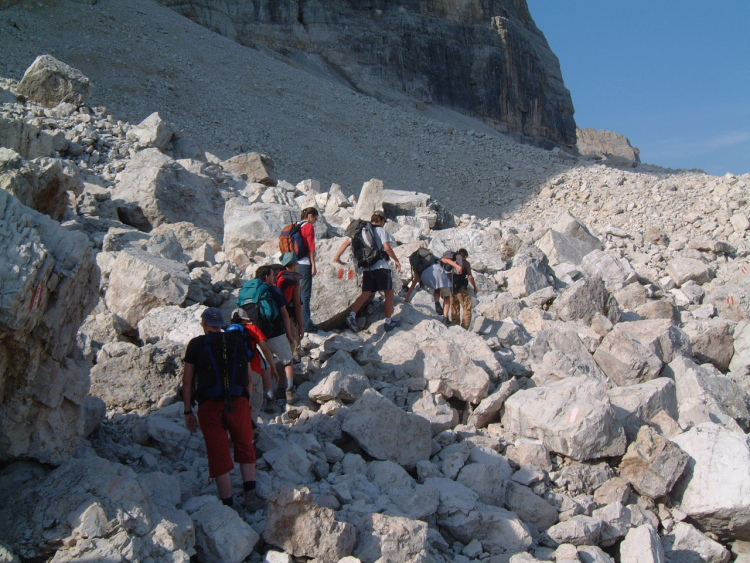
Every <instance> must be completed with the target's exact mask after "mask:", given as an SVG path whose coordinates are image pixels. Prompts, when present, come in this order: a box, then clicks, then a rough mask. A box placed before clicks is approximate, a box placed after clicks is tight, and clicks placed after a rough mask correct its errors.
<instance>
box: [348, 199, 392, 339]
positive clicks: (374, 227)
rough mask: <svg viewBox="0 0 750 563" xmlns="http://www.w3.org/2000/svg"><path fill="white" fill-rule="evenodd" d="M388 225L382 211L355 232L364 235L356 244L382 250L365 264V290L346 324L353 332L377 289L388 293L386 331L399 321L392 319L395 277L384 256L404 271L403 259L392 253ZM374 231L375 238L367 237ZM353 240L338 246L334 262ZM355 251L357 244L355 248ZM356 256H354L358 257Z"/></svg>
mask: <svg viewBox="0 0 750 563" xmlns="http://www.w3.org/2000/svg"><path fill="white" fill-rule="evenodd" d="M384 225H385V216H384V215H381V214H380V213H373V215H372V217H371V218H370V228H367V225H365V226H364V227H363V228H362V229H361V232H360V233H358V234H357V235H355V238H356V237H362V241H359V240H357V241H356V244H355V246H358V247H359V246H360V244H361V247H362V248H363V249H368V248H369V249H370V250H374V251H377V252H380V253H381V256H380V257H378V258H376V259H375V261H374V263H373V264H372V265H371V266H364V267H361V268H362V293H361V294H360V296H359V297H357V299H355V301H354V303H352V307H351V310H350V312H349V315H348V316H347V317H346V324H347V326H348V327H349V328H350V329H352V330H353V331H354V332H358V331H359V326H358V325H357V313H359V310H360V309H361V308H362V307H363V306H364V305H365V303H367V302H368V301H369V299H370V297H372V294H373V293H375V292H376V291H382V292H383V293H384V294H385V326H384V330H385V331H386V332H390V331H391V330H393V329H394V328H396V327H397V326H398V325H399V324H400V321H398V320H395V319H392V318H391V317H392V316H393V276H392V274H391V267H390V266H389V265H388V262H386V259H385V257H384V256H383V253H384V254H385V256H387V257H388V258H389V259H390V260H393V262H394V263H395V264H396V270H397V271H399V272H400V271H401V262H400V261H399V259H398V257H397V256H396V254H395V253H394V252H393V247H392V244H393V243H394V242H395V240H394V239H393V237H392V236H391V234H390V233H389V232H388V231H386V230H385V228H383V227H384ZM368 233H371V234H372V240H367V239H368V238H370V235H369V234H368ZM353 241H354V239H349V240H346V241H344V243H343V244H342V245H341V248H339V250H338V252H337V253H336V256H335V257H334V261H336V262H340V258H341V255H342V254H343V253H344V251H345V250H346V249H347V248H349V246H350V245H352V242H353ZM352 250H353V251H354V247H352ZM356 258H357V257H356V256H355V259H356Z"/></svg>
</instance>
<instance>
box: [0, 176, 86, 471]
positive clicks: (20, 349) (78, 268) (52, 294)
mask: <svg viewBox="0 0 750 563" xmlns="http://www.w3.org/2000/svg"><path fill="white" fill-rule="evenodd" d="M0 262H2V263H3V264H4V267H3V268H2V269H0V287H1V288H2V291H0V390H1V391H0V396H2V401H1V402H0V426H1V427H2V429H3V431H2V432H0V459H3V460H12V459H15V458H17V457H25V458H32V459H39V460H40V461H43V462H45V463H58V464H59V463H62V462H64V461H65V460H66V459H67V458H68V457H69V456H70V455H72V453H73V452H74V451H75V448H76V446H77V445H78V441H79V439H80V436H81V435H82V433H83V430H84V419H85V417H84V416H83V411H82V409H83V405H84V402H85V399H86V395H87V394H88V390H89V377H88V371H89V369H90V364H89V363H88V361H87V360H85V359H83V358H82V357H81V355H80V352H78V350H77V340H76V333H77V331H78V329H79V327H80V326H81V324H82V322H83V320H84V318H85V317H86V315H87V314H88V313H89V312H90V311H91V310H92V309H93V307H94V304H95V301H96V299H97V297H98V285H99V270H98V268H97V265H96V262H95V256H94V252H93V249H92V248H91V244H90V242H89V240H88V237H86V236H85V235H84V234H83V233H80V232H76V231H75V230H70V229H67V228H64V227H62V226H61V225H60V224H59V223H57V222H55V221H53V220H52V219H50V218H49V217H47V216H46V215H42V214H41V213H38V212H36V211H34V210H32V209H29V208H28V207H24V206H23V205H21V204H20V202H19V201H18V200H17V199H16V198H15V197H13V196H12V195H10V194H9V193H8V192H7V191H5V190H0Z"/></svg>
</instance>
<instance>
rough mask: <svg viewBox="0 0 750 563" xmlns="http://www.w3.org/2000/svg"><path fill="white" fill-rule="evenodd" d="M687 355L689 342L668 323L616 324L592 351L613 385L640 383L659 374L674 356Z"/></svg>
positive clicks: (663, 321)
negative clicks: (594, 350)
mask: <svg viewBox="0 0 750 563" xmlns="http://www.w3.org/2000/svg"><path fill="white" fill-rule="evenodd" d="M680 355H684V356H688V357H689V356H690V355H691V348H690V340H689V338H688V336H687V335H686V334H685V332H684V331H682V330H681V329H680V328H679V327H677V326H675V325H674V324H673V323H672V321H670V320H645V321H632V322H623V323H618V324H617V325H615V327H614V328H613V329H612V331H611V332H610V333H609V334H607V335H606V336H605V337H604V339H603V340H602V343H601V345H600V346H599V347H598V348H597V349H596V352H594V359H595V360H596V363H597V364H599V367H600V368H602V370H603V371H604V373H606V374H607V376H608V377H609V378H610V379H612V380H613V381H614V382H615V383H617V385H620V386H628V385H634V384H637V383H643V382H644V381H649V380H651V379H654V378H655V377H657V376H658V375H659V372H660V371H661V369H662V367H663V365H664V364H665V363H669V362H671V361H672V359H673V358H675V357H676V356H680Z"/></svg>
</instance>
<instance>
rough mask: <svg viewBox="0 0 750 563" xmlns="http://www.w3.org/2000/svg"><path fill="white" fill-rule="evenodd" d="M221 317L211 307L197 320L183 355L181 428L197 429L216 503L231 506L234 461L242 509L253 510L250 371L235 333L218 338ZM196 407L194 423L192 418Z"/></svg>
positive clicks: (258, 503) (256, 500)
mask: <svg viewBox="0 0 750 563" xmlns="http://www.w3.org/2000/svg"><path fill="white" fill-rule="evenodd" d="M224 326H226V323H224V319H223V318H222V315H221V311H220V310H219V309H217V308H215V307H210V308H208V309H206V310H205V311H204V312H203V314H202V315H201V327H202V328H203V334H202V335H201V336H196V337H195V338H193V339H192V340H190V342H189V343H188V345H187V349H186V351H185V370H184V372H183V376H182V400H183V403H184V404H185V425H186V426H187V428H188V429H189V430H190V432H195V431H196V430H197V429H198V425H199V424H200V428H201V431H202V432H203V440H204V441H205V443H206V452H207V455H208V475H209V477H211V478H213V479H216V487H217V489H218V492H219V498H220V499H221V502H223V503H224V504H225V505H228V506H232V505H233V504H234V499H233V495H232V479H231V476H230V471H231V470H232V469H233V468H234V462H233V461H232V454H231V451H230V446H229V442H230V438H231V442H232V445H233V446H234V461H236V462H237V463H239V464H240V473H241V475H242V488H243V491H244V496H245V508H247V509H248V510H256V509H258V508H260V506H261V504H262V502H261V500H260V499H259V498H258V496H257V495H256V493H255V446H254V445H253V425H252V420H251V416H252V415H251V412H250V402H249V398H250V395H251V393H252V389H251V385H252V383H251V381H252V378H251V367H250V363H249V362H248V351H247V346H246V344H245V341H244V340H243V338H242V337H241V335H240V334H239V333H237V332H235V333H232V332H224V331H223V330H222V328H223V327H224ZM193 400H195V401H196V402H197V403H198V418H197V419H196V417H195V413H194V412H193Z"/></svg>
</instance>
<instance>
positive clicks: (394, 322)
mask: <svg viewBox="0 0 750 563" xmlns="http://www.w3.org/2000/svg"><path fill="white" fill-rule="evenodd" d="M400 324H401V321H397V320H393V319H391V322H390V323H387V324H386V325H385V326H384V327H383V330H385V331H386V332H391V331H392V330H393V329H394V328H396V327H397V326H399V325H400Z"/></svg>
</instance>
